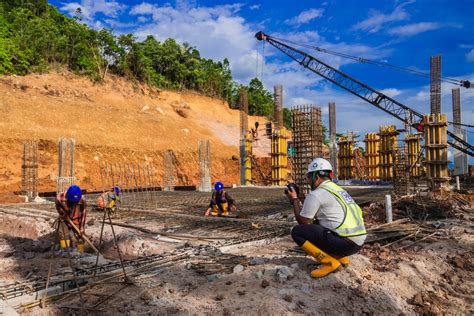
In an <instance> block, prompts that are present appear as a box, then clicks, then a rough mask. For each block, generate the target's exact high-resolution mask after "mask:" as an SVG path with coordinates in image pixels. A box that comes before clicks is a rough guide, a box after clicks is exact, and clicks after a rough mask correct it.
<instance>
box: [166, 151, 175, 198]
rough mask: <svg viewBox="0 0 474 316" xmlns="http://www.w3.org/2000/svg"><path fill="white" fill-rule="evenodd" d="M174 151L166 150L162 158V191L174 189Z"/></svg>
mask: <svg viewBox="0 0 474 316" xmlns="http://www.w3.org/2000/svg"><path fill="white" fill-rule="evenodd" d="M174 158H175V157H174V153H173V151H172V150H167V151H166V152H165V155H164V159H163V191H173V190H174V160H175V159H174Z"/></svg>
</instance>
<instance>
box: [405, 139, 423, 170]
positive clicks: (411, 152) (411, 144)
mask: <svg viewBox="0 0 474 316" xmlns="http://www.w3.org/2000/svg"><path fill="white" fill-rule="evenodd" d="M405 144H406V148H407V156H408V157H407V158H408V164H409V165H410V177H414V178H418V177H419V176H420V173H421V168H420V165H421V157H420V152H421V138H420V135H419V134H407V135H406V137H405Z"/></svg>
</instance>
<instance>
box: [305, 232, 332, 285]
mask: <svg viewBox="0 0 474 316" xmlns="http://www.w3.org/2000/svg"><path fill="white" fill-rule="evenodd" d="M301 248H303V249H304V250H305V251H306V252H307V253H308V254H310V255H311V256H313V257H314V259H316V260H317V261H319V262H321V263H322V266H321V267H320V268H318V269H315V270H313V271H311V276H312V277H313V278H322V277H325V276H326V275H328V274H329V273H332V272H334V271H336V270H337V269H339V267H340V266H341V263H340V262H339V261H338V260H337V259H335V258H333V257H331V256H330V255H328V254H327V253H325V252H324V251H322V250H321V249H319V248H318V247H316V246H315V245H313V244H312V243H310V242H309V241H305V243H304V244H303V246H301Z"/></svg>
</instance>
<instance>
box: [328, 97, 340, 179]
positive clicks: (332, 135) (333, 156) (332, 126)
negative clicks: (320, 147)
mask: <svg viewBox="0 0 474 316" xmlns="http://www.w3.org/2000/svg"><path fill="white" fill-rule="evenodd" d="M336 130H337V129H336V103H335V102H329V158H330V162H331V166H332V169H333V170H334V178H335V179H338V167H337V142H336Z"/></svg>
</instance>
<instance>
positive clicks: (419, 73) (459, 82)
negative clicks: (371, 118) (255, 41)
mask: <svg viewBox="0 0 474 316" xmlns="http://www.w3.org/2000/svg"><path fill="white" fill-rule="evenodd" d="M272 38H274V39H276V40H279V41H284V42H287V43H290V44H293V45H297V46H301V47H306V48H309V49H313V50H316V51H318V52H322V53H326V54H331V55H335V56H339V57H343V58H348V59H352V60H354V61H358V62H361V63H366V64H371V65H376V66H381V67H387V68H393V69H395V70H398V71H401V72H406V73H410V74H412V75H417V76H420V77H425V78H431V74H429V73H426V72H422V71H419V70H414V69H409V68H404V67H400V66H396V65H392V64H389V63H383V62H380V61H375V60H371V59H367V58H363V57H357V56H352V55H348V54H344V53H340V52H336V51H332V50H329V49H325V48H321V47H318V46H312V45H306V44H300V43H296V42H293V41H290V40H286V39H282V38H278V37H273V36H272ZM434 79H439V80H441V81H444V82H449V83H451V84H455V85H459V86H462V87H466V88H469V87H470V82H469V81H465V80H458V79H454V78H449V77H434Z"/></svg>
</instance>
